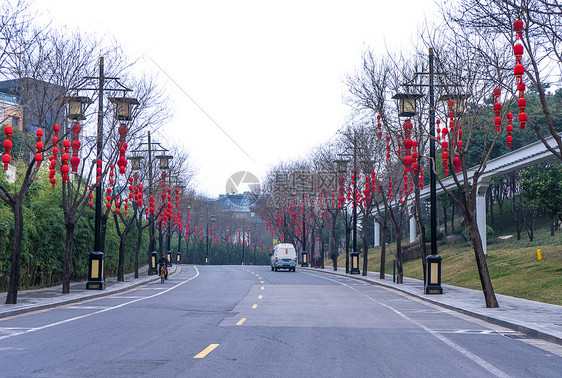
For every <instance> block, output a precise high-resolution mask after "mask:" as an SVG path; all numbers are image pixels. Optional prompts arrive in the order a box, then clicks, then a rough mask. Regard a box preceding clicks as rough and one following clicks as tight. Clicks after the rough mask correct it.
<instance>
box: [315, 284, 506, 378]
mask: <svg viewBox="0 0 562 378" xmlns="http://www.w3.org/2000/svg"><path fill="white" fill-rule="evenodd" d="M305 274H308V275H310V276H314V277H317V278H322V279H324V280H328V281H332V282H335V283H337V284H340V285H343V286H346V287H348V288H349V289H351V290H353V291H355V292H357V293H358V294H360V295H362V296H364V297H367V298H368V299H369V300H371V301H373V302H375V303H377V304H379V305H381V306H383V307H386V308H388V309H389V310H391V311H393V312H395V313H396V314H397V315H399V316H401V317H402V318H404V319H406V320H408V321H410V322H412V323H413V324H415V325H417V326H418V327H420V328H421V329H423V330H424V331H426V332H427V333H429V334H430V335H432V336H434V337H436V338H437V339H439V340H441V341H442V342H444V343H445V344H447V345H448V346H450V347H451V348H453V349H455V350H456V351H458V352H460V353H462V354H463V355H465V356H466V357H468V358H469V359H471V360H472V361H474V362H475V363H477V364H478V365H480V366H481V367H483V368H484V369H486V370H488V371H489V372H490V373H492V374H494V375H495V376H496V377H502V378H503V377H506V378H507V377H509V375H507V374H506V373H504V372H503V371H501V370H500V369H498V368H497V367H495V366H494V365H492V364H490V363H489V362H487V361H484V360H483V359H482V358H480V357H478V356H477V355H475V354H474V353H472V352H471V351H469V350H467V349H465V348H463V347H462V346H460V345H459V344H457V343H455V342H454V341H452V340H449V339H448V338H446V337H445V336H443V335H440V334H439V333H437V332H435V331H433V330H432V329H430V328H428V327H426V326H425V325H423V324H421V323H419V322H417V321H415V320H414V319H412V318H410V317H408V316H407V315H405V314H403V313H402V312H400V311H399V310H397V309H395V308H394V307H392V306H389V305H387V304H384V303H382V302H379V301H377V300H376V299H374V298H372V297H370V296H368V295H367V294H363V293H361V292H359V291H358V290H357V289H356V288H354V287H353V286H350V285H347V284H345V283H343V282H339V281H336V280H332V279H330V278H326V277H322V276H320V275H317V274H311V273H305Z"/></svg>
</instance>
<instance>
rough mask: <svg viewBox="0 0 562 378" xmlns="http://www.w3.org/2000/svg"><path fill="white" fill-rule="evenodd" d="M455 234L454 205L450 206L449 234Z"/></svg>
mask: <svg viewBox="0 0 562 378" xmlns="http://www.w3.org/2000/svg"><path fill="white" fill-rule="evenodd" d="M454 234H455V205H454V204H453V206H451V235H454Z"/></svg>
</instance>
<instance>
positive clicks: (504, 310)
mask: <svg viewBox="0 0 562 378" xmlns="http://www.w3.org/2000/svg"><path fill="white" fill-rule="evenodd" d="M300 269H307V270H312V271H316V272H318V271H321V272H324V273H329V274H335V275H339V276H346V277H353V278H356V279H359V280H362V281H366V282H369V283H371V284H374V285H381V286H384V287H388V288H391V289H393V290H397V291H400V292H403V293H406V294H408V295H411V296H413V297H416V298H419V299H422V300H424V301H427V302H431V303H433V304H436V305H439V306H442V307H445V308H448V309H451V310H455V311H458V312H461V313H464V314H467V315H470V316H474V317H476V318H480V319H483V320H486V321H488V322H490V323H494V324H497V325H500V326H503V327H507V328H511V329H514V330H516V331H519V332H522V333H525V334H527V335H529V336H530V337H532V338H538V339H543V340H547V341H550V342H554V343H557V344H561V345H562V306H557V305H553V304H547V303H542V302H535V301H530V300H527V299H521V298H515V297H510V296H507V295H501V294H496V298H497V300H498V303H499V306H500V307H499V308H486V302H485V300H484V294H483V293H482V291H480V290H472V289H465V288H462V287H456V286H451V285H442V287H443V294H424V292H423V289H424V284H423V281H422V280H416V279H413V278H406V277H405V278H404V283H403V284H400V285H398V284H396V283H393V282H392V275H388V274H387V275H386V278H385V279H384V280H381V279H380V278H379V273H378V272H367V276H362V275H359V274H354V275H350V274H346V273H345V268H341V267H338V270H337V272H334V271H333V268H332V267H331V266H330V267H326V268H325V269H319V268H300ZM561 295H562V288H561Z"/></svg>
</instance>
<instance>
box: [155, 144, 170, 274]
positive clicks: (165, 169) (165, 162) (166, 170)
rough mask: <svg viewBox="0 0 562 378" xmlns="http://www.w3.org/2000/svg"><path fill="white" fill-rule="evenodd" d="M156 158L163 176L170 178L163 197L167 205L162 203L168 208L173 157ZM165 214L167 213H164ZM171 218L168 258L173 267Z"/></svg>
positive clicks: (167, 242) (168, 236) (168, 229)
mask: <svg viewBox="0 0 562 378" xmlns="http://www.w3.org/2000/svg"><path fill="white" fill-rule="evenodd" d="M156 158H157V159H158V161H159V163H160V170H161V171H162V173H163V175H164V174H166V175H167V176H168V185H167V186H168V190H167V191H166V192H167V194H166V192H164V193H163V194H165V196H166V197H164V196H162V198H163V199H166V200H167V202H166V204H164V203H162V206H168V203H169V202H170V198H169V197H170V196H171V194H170V193H171V185H172V175H171V174H170V160H172V159H173V156H171V155H158V156H156ZM164 212H165V211H164ZM170 218H171V217H170V216H167V221H166V257H167V259H168V263H169V264H170V265H171V261H172V247H171V238H172V233H171V220H170ZM160 227H162V225H160Z"/></svg>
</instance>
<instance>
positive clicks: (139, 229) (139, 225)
mask: <svg viewBox="0 0 562 378" xmlns="http://www.w3.org/2000/svg"><path fill="white" fill-rule="evenodd" d="M136 222H137V247H136V248H135V278H139V254H140V247H141V244H142V223H141V221H140V219H137V220H136ZM149 261H150V260H149ZM149 264H150V262H149Z"/></svg>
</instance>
